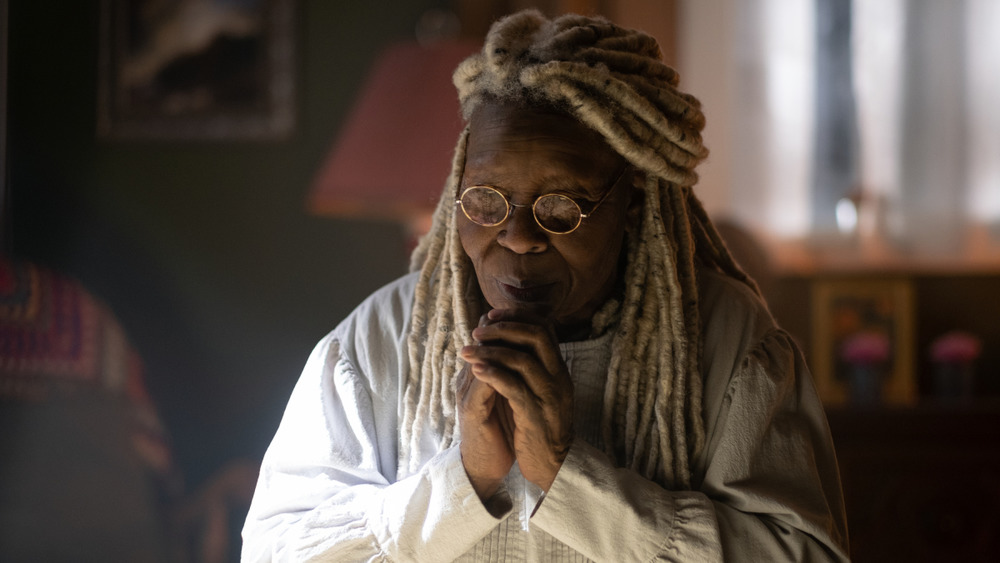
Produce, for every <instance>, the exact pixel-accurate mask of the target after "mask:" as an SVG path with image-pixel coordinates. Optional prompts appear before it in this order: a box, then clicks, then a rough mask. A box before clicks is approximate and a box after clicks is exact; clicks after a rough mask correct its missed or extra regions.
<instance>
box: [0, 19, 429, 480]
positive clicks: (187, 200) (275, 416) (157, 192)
mask: <svg viewBox="0 0 1000 563" xmlns="http://www.w3.org/2000/svg"><path fill="white" fill-rule="evenodd" d="M440 4H442V2H439V1H435V0H393V1H391V2H369V1H366V0H354V1H336V2H331V1H328V0H309V1H301V2H299V3H298V7H297V15H298V33H297V40H296V42H297V47H298V55H297V63H298V65H297V80H296V86H297V104H298V125H297V127H296V130H295V133H294V134H293V135H292V137H291V138H289V139H287V140H285V141H280V142H133V143H125V142H109V141H99V140H96V138H95V116H96V91H97V55H98V16H99V12H98V10H99V2H97V1H86V2H84V1H78V2H76V1H75V2H62V1H56V0H12V1H11V2H10V15H9V16H10V19H9V21H10V61H9V100H8V102H9V108H8V109H9V116H10V119H9V135H10V138H9V145H10V161H9V168H10V175H11V184H10V185H11V196H12V223H13V229H12V230H13V243H12V251H13V253H14V255H15V256H17V257H19V258H24V259H30V260H34V261H37V262H40V263H42V264H45V265H48V266H51V267H54V268H55V269H57V270H60V271H63V272H66V273H68V274H70V275H72V276H74V277H76V278H77V279H79V280H80V281H81V282H83V284H84V285H85V286H86V287H88V288H89V289H90V290H91V291H92V292H93V293H95V294H96V295H97V296H98V297H99V298H101V299H102V300H104V301H105V302H106V303H107V304H108V305H109V306H110V307H111V308H112V310H114V311H115V313H116V314H117V315H118V316H119V318H120V320H121V321H122V324H123V325H124V327H125V329H126V331H127V332H128V334H129V336H130V338H131V340H132V342H133V344H134V345H135V347H136V348H137V349H138V350H139V352H140V354H141V355H142V356H143V358H144V360H145V362H146V368H147V377H148V384H149V386H150V390H151V392H152V395H153V397H154V400H155V401H156V403H157V404H158V406H159V407H160V409H161V414H162V415H163V417H164V419H165V421H166V423H167V426H168V429H169V431H170V432H171V434H172V435H173V439H174V442H175V450H176V454H177V456H178V461H179V462H180V464H181V468H182V470H183V471H184V472H185V475H186V477H187V480H188V482H189V484H192V485H193V484H197V483H198V482H200V481H201V480H202V479H204V477H205V476H206V475H207V474H208V473H210V472H211V471H213V470H215V469H216V468H218V467H219V466H220V465H221V464H223V463H224V462H225V461H226V460H228V459H231V458H233V457H236V456H250V457H252V458H258V457H259V456H260V455H262V453H263V450H264V448H265V447H266V445H267V443H268V442H269V440H270V438H271V435H272V434H273V432H274V430H275V428H276V426H277V422H278V420H279V418H280V416H281V412H282V409H283V407H284V403H285V400H286V398H287V396H288V393H289V391H290V390H291V386H292V385H293V384H294V382H295V379H296V377H297V375H298V372H299V370H300V369H301V366H302V365H303V363H304V361H305V359H306V357H307V355H308V353H309V351H310V349H311V348H312V346H313V344H314V343H315V342H316V341H317V340H318V339H319V338H320V337H322V335H323V334H325V333H326V332H327V331H329V330H330V329H332V328H333V327H334V326H335V325H336V323H337V322H338V321H339V320H340V319H341V318H343V317H344V316H345V315H346V314H347V313H348V312H349V311H350V310H351V309H352V308H353V307H354V306H355V305H356V304H357V303H358V302H359V301H360V300H361V299H363V298H364V297H365V296H366V295H367V294H369V293H370V292H371V291H372V290H373V289H375V288H377V287H378V286H380V285H382V284H384V283H386V282H388V281H390V280H392V279H393V278H395V277H397V276H398V275H400V274H402V273H403V272H404V271H405V267H406V255H405V254H406V250H405V240H404V236H403V232H402V230H401V228H399V227H398V226H396V225H394V224H390V223H380V222H363V221H347V220H335V219H330V218H319V217H313V216H310V215H308V214H307V213H306V212H305V211H304V208H305V207H304V201H305V197H306V192H307V190H308V187H309V183H310V181H311V179H312V175H313V174H314V172H315V171H316V170H317V168H318V167H319V165H320V163H321V161H322V159H323V157H324V153H325V151H326V150H327V149H328V147H329V145H330V143H331V141H332V139H333V138H334V136H335V135H336V132H337V128H338V126H339V125H340V123H341V122H342V121H343V120H344V118H345V114H346V112H347V111H348V109H349V107H350V104H351V102H352V101H353V96H354V95H355V93H356V92H357V90H358V88H359V86H360V84H361V81H362V80H363V78H364V75H365V73H366V71H367V69H368V66H369V64H370V63H371V61H372V60H373V59H374V57H375V55H376V54H377V52H378V50H379V49H380V48H381V47H382V46H383V45H384V44H385V43H386V42H388V41H391V40H395V39H401V38H408V37H410V36H412V30H413V27H414V23H415V22H416V20H417V18H418V17H419V15H420V14H421V13H422V12H424V11H425V10H427V9H429V8H433V7H439V5H440ZM387 165H391V162H387Z"/></svg>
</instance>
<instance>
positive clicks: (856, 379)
mask: <svg viewBox="0 0 1000 563" xmlns="http://www.w3.org/2000/svg"><path fill="white" fill-rule="evenodd" d="M812 308H813V311H812V313H813V315H812V318H813V326H812V358H811V366H810V367H811V368H812V371H813V376H814V378H815V381H816V387H817V390H818V392H819V395H820V398H821V399H822V400H823V402H824V403H825V404H827V405H836V406H843V405H857V406H877V405H908V404H913V403H915V402H916V400H917V385H916V377H915V374H914V356H913V354H914V312H913V287H912V285H911V283H910V281H909V280H907V279H902V278H900V279H886V278H847V279H840V278H837V279H818V280H815V281H814V282H813V286H812Z"/></svg>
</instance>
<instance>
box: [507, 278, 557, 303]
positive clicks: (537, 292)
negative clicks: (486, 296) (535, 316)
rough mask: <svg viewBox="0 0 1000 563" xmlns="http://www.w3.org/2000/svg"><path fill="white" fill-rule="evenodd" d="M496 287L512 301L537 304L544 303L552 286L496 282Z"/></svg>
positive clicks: (548, 284)
mask: <svg viewBox="0 0 1000 563" xmlns="http://www.w3.org/2000/svg"><path fill="white" fill-rule="evenodd" d="M497 285H499V286H500V290H501V291H502V292H503V293H504V294H505V295H506V296H507V297H508V298H510V299H511V300H512V301H520V302H522V303H539V302H542V301H545V300H546V299H547V298H548V297H549V293H550V291H551V289H552V286H553V285H554V284H551V283H547V284H531V283H518V284H516V285H515V284H508V283H504V282H497Z"/></svg>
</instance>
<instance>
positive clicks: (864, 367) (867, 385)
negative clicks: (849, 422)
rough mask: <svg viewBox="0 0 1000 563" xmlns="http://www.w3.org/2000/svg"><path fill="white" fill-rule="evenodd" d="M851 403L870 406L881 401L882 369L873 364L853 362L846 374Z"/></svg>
mask: <svg viewBox="0 0 1000 563" xmlns="http://www.w3.org/2000/svg"><path fill="white" fill-rule="evenodd" d="M848 386H849V388H850V397H851V404H853V405H856V406H861V407H872V406H875V405H878V404H880V403H881V402H882V370H881V369H880V367H879V366H876V365H873V364H866V363H861V364H854V365H853V366H851V369H850V372H849V375H848Z"/></svg>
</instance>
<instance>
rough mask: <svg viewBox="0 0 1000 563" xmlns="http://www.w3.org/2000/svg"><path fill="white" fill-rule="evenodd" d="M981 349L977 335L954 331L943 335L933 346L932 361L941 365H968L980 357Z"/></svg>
mask: <svg viewBox="0 0 1000 563" xmlns="http://www.w3.org/2000/svg"><path fill="white" fill-rule="evenodd" d="M981 348H982V345H981V343H980V341H979V338H977V337H976V336H975V335H972V334H970V333H968V332H963V331H960V330H953V331H951V332H946V333H944V334H942V335H941V336H939V337H938V338H937V339H936V340H935V341H934V342H933V343H932V344H931V359H932V360H934V361H935V362H940V363H967V362H971V361H973V360H975V359H976V358H978V357H979V352H980V350H981Z"/></svg>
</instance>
